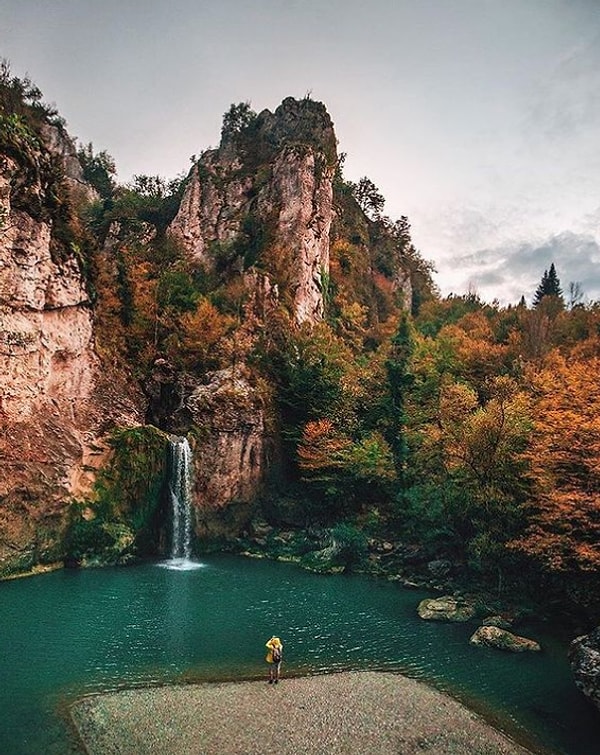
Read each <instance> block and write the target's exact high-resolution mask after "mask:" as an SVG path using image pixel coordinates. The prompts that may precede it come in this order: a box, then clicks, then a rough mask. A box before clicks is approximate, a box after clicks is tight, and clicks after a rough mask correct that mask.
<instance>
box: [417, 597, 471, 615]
mask: <svg viewBox="0 0 600 755" xmlns="http://www.w3.org/2000/svg"><path fill="white" fill-rule="evenodd" d="M417 611H418V613H419V616H420V617H421V618H422V619H427V620H433V621H469V619H472V618H473V616H475V613H476V611H475V606H474V605H473V604H472V603H469V602H468V601H466V600H464V599H463V598H457V597H454V596H453V595H444V596H443V597H441V598H426V599H425V600H422V601H421V602H420V603H419V607H418V609H417Z"/></svg>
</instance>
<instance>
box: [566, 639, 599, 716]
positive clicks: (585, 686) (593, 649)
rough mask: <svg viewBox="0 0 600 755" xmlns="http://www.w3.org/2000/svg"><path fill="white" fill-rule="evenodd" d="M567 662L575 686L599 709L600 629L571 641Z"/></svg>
mask: <svg viewBox="0 0 600 755" xmlns="http://www.w3.org/2000/svg"><path fill="white" fill-rule="evenodd" d="M569 662H570V664H571V670H572V672H573V676H574V677H575V684H576V685H577V687H578V688H579V689H580V690H581V691H582V692H583V694H584V695H585V696H586V697H587V698H589V700H590V701H591V702H592V703H593V704H594V705H595V706H596V707H597V708H598V709H600V628H598V629H595V630H594V631H593V632H591V633H590V634H586V635H582V636H581V637H577V638H576V639H574V640H573V642H572V643H571V647H570V648H569Z"/></svg>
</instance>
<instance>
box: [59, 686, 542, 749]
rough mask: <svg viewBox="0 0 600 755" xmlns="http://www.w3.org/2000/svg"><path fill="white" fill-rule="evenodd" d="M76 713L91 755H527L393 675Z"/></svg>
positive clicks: (102, 702) (120, 695) (131, 698)
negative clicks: (242, 754) (153, 754)
mask: <svg viewBox="0 0 600 755" xmlns="http://www.w3.org/2000/svg"><path fill="white" fill-rule="evenodd" d="M71 714H72V717H73V720H74V722H75V725H76V727H77V729H78V731H79V734H80V736H81V738H82V740H83V742H84V745H85V748H86V750H87V752H88V753H89V755H100V754H102V755H116V754H117V753H118V754H119V755H134V754H135V755H146V753H148V755H150V753H155V752H160V753H162V754H163V755H170V754H171V753H173V755H175V753H177V755H181V754H182V753H185V754H186V755H200V754H201V753H207V754H208V753H217V752H218V753H220V755H233V754H234V753H245V754H246V755H250V754H251V753H256V755H258V753H261V755H262V754H267V753H278V754H279V755H285V754H286V753H290V755H291V753H299V752H302V753H306V754H307V755H311V754H313V753H314V754H315V755H316V754H317V753H319V755H321V753H323V752H327V753H349V752H355V753H367V752H368V753H370V754H371V755H377V754H381V755H383V754H384V753H395V754H396V755H397V754H398V753H400V755H412V754H413V753H423V752H435V753H438V754H442V753H453V754H454V755H484V753H485V755H527V753H528V752H529V751H528V750H526V749H525V748H523V747H521V746H520V745H517V744H516V743H514V742H512V741H511V740H510V739H508V738H507V737H506V736H505V735H504V734H502V733H501V732H499V731H497V730H496V729H494V728H493V727H491V726H489V725H488V724H487V723H485V722H484V721H483V720H482V719H481V718H479V717H478V716H477V715H476V714H474V713H473V712H472V711H470V710H468V709H467V708H465V707H464V706H463V705H461V704H460V703H459V702H457V701H456V700H454V699H452V698H450V697H448V696H446V695H444V694H443V693H441V692H439V691H437V690H434V689H432V688H430V687H428V686H427V685H425V684H423V683H422V682H418V681H415V680H414V679H408V678H406V677H403V676H401V675H399V674H392V673H381V674H377V673H373V672H361V673H357V672H348V673H340V674H333V675H329V676H311V677H303V678H296V679H285V678H284V679H282V681H281V682H280V684H279V685H277V686H270V685H269V684H267V683H266V681H261V682H239V683H236V682H227V683H211V684H199V685H190V686H179V687H175V686H171V687H169V686H167V687H160V688H155V689H145V690H128V691H121V692H113V693H108V694H104V695H98V696H96V697H91V698H87V699H85V700H83V701H81V702H79V703H76V704H75V705H74V706H73V708H72V709H71Z"/></svg>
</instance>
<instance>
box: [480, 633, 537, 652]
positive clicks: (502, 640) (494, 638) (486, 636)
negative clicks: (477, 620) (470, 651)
mask: <svg viewBox="0 0 600 755" xmlns="http://www.w3.org/2000/svg"><path fill="white" fill-rule="evenodd" d="M471 643H472V644H473V645H486V646H488V647H492V648H498V649H499V650H508V651H510V652H511V653H523V652H525V651H527V650H533V651H535V652H539V651H540V650H541V649H542V648H541V647H540V645H539V643H537V642H535V640H529V639H527V637H519V635H517V634H513V633H512V632H508V631H507V630H506V629H500V627H495V626H483V627H479V629H478V630H477V631H476V632H475V634H474V635H473V636H472V637H471Z"/></svg>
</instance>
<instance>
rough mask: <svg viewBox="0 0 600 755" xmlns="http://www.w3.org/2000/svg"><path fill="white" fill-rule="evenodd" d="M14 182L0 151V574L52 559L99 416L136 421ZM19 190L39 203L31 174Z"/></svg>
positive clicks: (65, 270) (74, 276)
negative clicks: (108, 375) (106, 376)
mask: <svg viewBox="0 0 600 755" xmlns="http://www.w3.org/2000/svg"><path fill="white" fill-rule="evenodd" d="M40 159H42V157H40ZM22 182H23V174H22V171H21V170H20V168H19V166H18V165H17V163H16V162H15V161H14V160H13V159H11V158H10V157H8V156H3V155H0V218H2V223H1V225H0V356H1V360H2V369H1V370H0V428H1V429H0V456H1V457H2V460H3V461H2V464H1V465H0V576H1V575H2V574H5V573H8V572H10V571H14V570H16V571H19V570H24V569H27V568H29V567H30V566H32V565H34V564H35V563H37V562H39V561H44V560H46V561H49V560H53V559H55V558H59V557H60V552H59V551H58V550H57V549H56V546H57V542H58V539H59V537H60V532H61V529H62V527H63V525H64V519H65V514H66V509H67V505H68V503H67V502H68V501H69V499H72V498H74V497H76V496H78V495H80V494H81V493H82V492H84V491H86V490H88V489H89V486H90V484H91V481H92V479H93V475H91V474H90V472H89V470H90V468H91V467H93V466H94V465H97V464H98V462H99V460H100V459H101V458H103V455H104V454H105V452H106V449H105V448H104V446H103V444H102V442H101V437H102V434H103V433H102V425H103V423H104V422H105V421H107V420H110V418H111V417H113V418H115V417H118V416H121V417H122V418H124V419H125V418H127V417H131V416H132V415H134V416H138V421H139V410H138V408H137V407H136V406H135V402H132V401H131V400H129V399H128V398H127V397H121V396H120V395H119V391H118V390H117V389H116V386H115V385H114V383H113V382H112V381H108V380H105V379H104V378H103V377H102V372H101V371H100V369H99V361H98V358H97V356H96V354H95V351H94V346H93V320H92V310H91V307H90V303H89V298H88V294H87V290H86V286H85V282H84V278H83V276H82V273H81V271H80V269H79V265H78V262H77V259H76V257H75V255H74V254H73V253H71V252H70V250H62V251H61V254H60V255H58V259H53V254H52V220H51V219H50V214H49V213H40V214H39V215H38V216H37V217H36V216H35V213H34V214H30V213H29V212H28V211H27V210H26V209H23V208H22V206H21V203H20V202H19V201H18V198H17V196H16V194H17V192H18V190H19V187H20V186H22V185H23V184H22ZM27 191H28V192H29V194H28V196H29V197H33V198H34V199H36V200H38V199H39V202H40V203H41V204H42V205H43V202H44V201H45V197H44V192H45V188H44V186H43V185H42V184H41V183H40V182H39V180H38V182H37V183H36V182H35V181H33V182H31V181H30V183H29V185H28V186H27ZM102 386H103V387H102Z"/></svg>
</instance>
